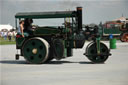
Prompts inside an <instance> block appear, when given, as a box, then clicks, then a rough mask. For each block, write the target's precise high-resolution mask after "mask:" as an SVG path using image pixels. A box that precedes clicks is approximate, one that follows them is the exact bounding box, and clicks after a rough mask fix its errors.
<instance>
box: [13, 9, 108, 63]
mask: <svg viewBox="0 0 128 85" xmlns="http://www.w3.org/2000/svg"><path fill="white" fill-rule="evenodd" d="M49 18H51V19H53V18H63V19H64V23H63V24H62V26H56V27H55V26H35V29H33V30H32V32H31V33H30V32H29V33H27V32H24V36H25V37H22V36H21V34H20V33H18V34H17V35H16V49H19V50H20V54H16V59H19V56H23V57H24V58H25V59H26V61H28V62H29V63H33V64H40V63H46V62H49V61H51V60H52V59H57V60H60V59H63V58H67V57H70V56H73V49H74V48H82V47H83V46H84V43H85V40H87V39H88V38H89V37H90V36H93V40H92V42H91V43H90V44H88V46H87V47H86V51H85V53H84V55H85V56H87V58H88V59H89V60H91V61H92V62H93V63H103V62H105V61H106V60H107V59H108V56H110V50H109V49H108V47H107V46H106V45H105V44H103V43H102V42H100V36H99V33H98V26H94V27H89V26H86V27H84V28H82V7H77V9H76V10H75V11H56V12H23V13H17V14H16V15H15V19H16V27H18V26H17V22H18V20H21V19H49ZM66 18H70V19H71V20H70V22H68V21H66ZM90 29H93V30H91V31H90Z"/></svg>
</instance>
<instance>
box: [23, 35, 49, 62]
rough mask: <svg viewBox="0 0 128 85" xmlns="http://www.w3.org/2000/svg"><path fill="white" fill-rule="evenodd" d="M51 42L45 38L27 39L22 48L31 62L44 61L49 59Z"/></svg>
mask: <svg viewBox="0 0 128 85" xmlns="http://www.w3.org/2000/svg"><path fill="white" fill-rule="evenodd" d="M48 49H49V44H48V42H47V41H46V40H44V39H43V38H39V37H35V38H30V39H29V40H27V41H26V42H25V43H24V45H23V48H22V52H23V56H24V58H25V59H26V60H27V61H28V62H29V63H34V64H39V63H44V62H45V61H46V60H47V59H48V53H49V50H48Z"/></svg>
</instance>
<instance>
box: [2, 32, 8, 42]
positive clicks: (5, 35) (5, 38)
mask: <svg viewBox="0 0 128 85" xmlns="http://www.w3.org/2000/svg"><path fill="white" fill-rule="evenodd" d="M3 36H4V40H7V32H6V31H4V33H3Z"/></svg>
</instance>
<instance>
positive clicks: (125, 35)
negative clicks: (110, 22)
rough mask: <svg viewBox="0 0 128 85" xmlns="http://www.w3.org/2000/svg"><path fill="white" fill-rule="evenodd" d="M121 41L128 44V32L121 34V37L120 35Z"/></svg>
mask: <svg viewBox="0 0 128 85" xmlns="http://www.w3.org/2000/svg"><path fill="white" fill-rule="evenodd" d="M120 40H121V41H122V42H128V32H125V33H121V35H120Z"/></svg>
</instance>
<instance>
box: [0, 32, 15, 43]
mask: <svg viewBox="0 0 128 85" xmlns="http://www.w3.org/2000/svg"><path fill="white" fill-rule="evenodd" d="M16 34H17V32H16V31H15V30H13V31H12V30H11V31H7V30H1V31H0V38H2V39H4V40H9V41H12V39H13V40H15V39H16Z"/></svg>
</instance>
